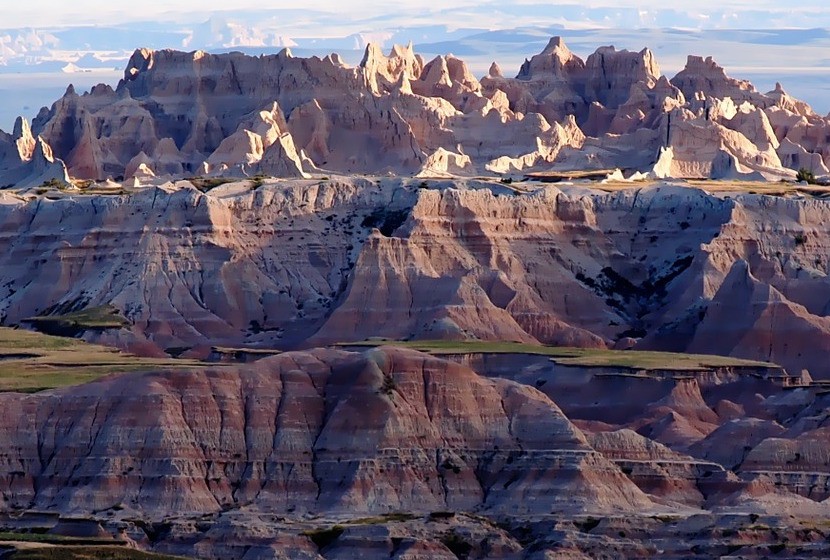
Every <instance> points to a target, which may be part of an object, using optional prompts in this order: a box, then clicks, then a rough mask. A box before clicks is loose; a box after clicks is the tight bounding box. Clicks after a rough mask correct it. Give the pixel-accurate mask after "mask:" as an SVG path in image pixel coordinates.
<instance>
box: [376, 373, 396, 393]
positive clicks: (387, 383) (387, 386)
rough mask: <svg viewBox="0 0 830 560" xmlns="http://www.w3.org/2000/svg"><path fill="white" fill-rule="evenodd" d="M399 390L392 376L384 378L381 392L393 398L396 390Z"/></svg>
mask: <svg viewBox="0 0 830 560" xmlns="http://www.w3.org/2000/svg"><path fill="white" fill-rule="evenodd" d="M397 388H398V385H397V384H396V383H395V380H394V379H393V378H392V376H391V375H384V376H383V385H381V388H380V392H381V393H383V394H384V395H387V396H392V394H393V393H394V392H395V389H397Z"/></svg>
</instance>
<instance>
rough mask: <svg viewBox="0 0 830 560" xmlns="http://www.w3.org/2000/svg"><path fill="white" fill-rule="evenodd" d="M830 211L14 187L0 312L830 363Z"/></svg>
mask: <svg viewBox="0 0 830 560" xmlns="http://www.w3.org/2000/svg"><path fill="white" fill-rule="evenodd" d="M828 223H830V206H828V204H827V202H826V201H825V200H823V199H820V198H787V197H774V196H763V195H752V194H741V195H738V196H729V195H715V194H708V193H706V192H704V191H701V190H698V189H695V188H690V187H687V186H674V185H661V186H655V187H649V188H633V189H628V190H620V191H617V192H614V193H602V192H592V191H588V190H585V189H581V188H577V187H567V186H562V187H560V188H556V187H540V188H537V189H536V190H532V191H529V192H527V193H518V192H516V191H513V190H510V189H508V188H506V187H505V186H503V185H500V184H498V183H487V182H482V181H477V180H456V181H452V182H451V181H421V180H419V179H416V180H398V179H379V180H371V179H346V178H334V179H329V180H325V181H306V180H303V179H298V180H290V181H276V180H271V181H266V182H265V184H262V185H261V186H259V187H257V186H256V183H254V182H252V181H241V182H237V183H229V184H225V185H222V186H219V187H216V188H214V189H212V190H210V191H209V192H207V193H202V192H200V191H199V190H197V189H196V188H194V187H193V186H192V185H191V184H190V183H187V182H179V183H176V184H168V185H166V186H163V187H157V188H147V189H143V188H142V189H138V190H137V191H135V192H134V193H131V194H127V195H97V196H88V195H72V196H63V197H56V198H55V199H54V200H50V199H47V198H38V197H32V198H30V199H28V200H26V199H21V198H19V197H14V196H6V197H4V198H3V204H0V224H2V226H0V247H1V248H2V249H3V250H2V252H0V321H2V322H3V323H4V324H6V325H9V324H18V323H20V322H21V321H23V320H24V319H27V318H30V317H34V316H38V315H60V314H63V313H67V312H70V311H75V310H80V309H86V308H94V307H97V306H102V305H113V306H115V307H116V308H117V309H118V310H119V311H120V312H121V313H122V314H123V316H124V317H125V318H126V319H127V321H128V322H129V326H128V327H127V328H126V329H121V330H105V331H100V330H97V331H96V330H89V331H87V332H86V335H85V336H87V337H88V338H94V339H96V340H101V341H104V342H112V343H115V344H117V345H119V346H121V347H125V348H142V351H148V350H149V347H148V343H149V344H150V345H151V346H152V347H154V348H155V351H156V352H163V351H165V350H167V349H171V348H173V349H180V348H185V349H192V350H191V351H192V352H193V353H195V355H207V352H208V351H209V348H210V347H211V346H214V345H220V346H221V345H224V346H231V347H238V346H253V347H256V346H265V347H278V348H297V347H298V346H300V345H310V344H320V343H332V342H343V341H352V340H361V339H365V338H368V337H372V336H385V337H389V338H394V339H406V338H412V337H415V338H421V339H435V338H443V339H453V338H455V339H467V338H478V339H490V340H517V341H525V342H542V343H546V344H554V345H571V346H582V347H610V346H613V345H615V344H623V343H626V342H625V341H629V342H627V343H626V344H629V345H631V344H633V343H636V348H638V349H649V348H651V349H662V350H673V351H694V352H709V353H718V354H724V355H731V356H737V357H743V358H751V359H756V360H763V361H771V362H774V363H778V364H781V365H783V366H784V367H786V368H787V370H788V371H789V372H790V373H791V374H793V375H798V374H799V373H801V371H802V370H805V369H806V370H809V372H810V374H812V376H813V377H814V378H820V379H825V378H827V377H828V376H830V369H828V364H827V361H826V360H825V359H824V355H825V353H826V351H827V349H828V348H830V347H828V344H830V325H829V324H828V314H830V307H828V305H830V286H828V280H827V266H828V263H827V259H825V258H823V257H822V255H826V254H830V253H828V252H829V251H830V247H828V243H830V241H828V240H830V234H829V233H828V231H827V224H828ZM632 340H633V342H631V341H632ZM637 340H639V342H637Z"/></svg>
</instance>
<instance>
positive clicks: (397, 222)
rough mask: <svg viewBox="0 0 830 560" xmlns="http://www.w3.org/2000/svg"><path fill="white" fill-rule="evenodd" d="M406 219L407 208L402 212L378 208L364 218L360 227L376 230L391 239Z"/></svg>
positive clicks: (407, 215)
mask: <svg viewBox="0 0 830 560" xmlns="http://www.w3.org/2000/svg"><path fill="white" fill-rule="evenodd" d="M408 217H409V208H405V209H402V210H387V209H385V208H379V209H377V210H375V211H374V212H372V213H371V214H369V215H368V216H366V217H365V218H364V219H363V221H362V222H361V223H360V225H361V227H364V228H377V229H379V230H380V232H381V233H382V234H383V235H384V236H386V237H391V236H392V234H393V233H394V232H395V230H396V229H398V228H399V227H401V225H403V223H404V222H405V221H406V219H407V218H408Z"/></svg>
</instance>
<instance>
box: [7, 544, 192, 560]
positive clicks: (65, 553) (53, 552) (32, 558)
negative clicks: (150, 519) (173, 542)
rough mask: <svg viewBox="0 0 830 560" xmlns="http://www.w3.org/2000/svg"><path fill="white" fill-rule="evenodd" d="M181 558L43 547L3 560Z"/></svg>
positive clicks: (106, 548) (102, 549) (97, 548)
mask: <svg viewBox="0 0 830 560" xmlns="http://www.w3.org/2000/svg"><path fill="white" fill-rule="evenodd" d="M182 558H183V557H181V556H168V555H165V554H154V553H152V552H142V551H140V550H134V549H131V548H126V547H124V546H49V547H47V546H43V547H38V548H32V549H23V550H16V551H14V552H11V553H10V554H7V555H6V556H3V559H4V560H181V559H182Z"/></svg>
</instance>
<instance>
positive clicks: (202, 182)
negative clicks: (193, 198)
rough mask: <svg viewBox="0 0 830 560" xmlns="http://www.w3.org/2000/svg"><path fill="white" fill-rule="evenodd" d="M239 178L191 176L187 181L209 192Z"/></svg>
mask: <svg viewBox="0 0 830 560" xmlns="http://www.w3.org/2000/svg"><path fill="white" fill-rule="evenodd" d="M238 180H239V179H232V178H229V177H190V178H188V179H187V181H188V182H189V183H190V184H191V185H193V186H194V187H196V188H197V189H199V190H200V191H202V192H208V191H209V190H211V189H215V188H216V187H220V186H222V185H225V184H227V183H233V182H234V181H238Z"/></svg>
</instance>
